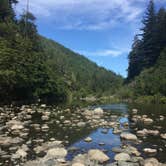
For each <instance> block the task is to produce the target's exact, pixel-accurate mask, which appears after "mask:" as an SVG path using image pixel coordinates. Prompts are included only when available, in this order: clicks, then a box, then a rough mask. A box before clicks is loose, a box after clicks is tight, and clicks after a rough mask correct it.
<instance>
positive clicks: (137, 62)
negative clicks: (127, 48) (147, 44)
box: [128, 35, 143, 80]
mask: <svg viewBox="0 0 166 166" xmlns="http://www.w3.org/2000/svg"><path fill="white" fill-rule="evenodd" d="M141 44H142V41H141V40H140V39H139V38H138V35H136V36H135V37H134V42H133V45H132V51H131V52H130V54H129V56H128V59H129V67H128V80H131V79H133V78H134V77H135V76H136V75H138V74H139V73H140V70H141V68H142V61H143V57H142V52H141Z"/></svg>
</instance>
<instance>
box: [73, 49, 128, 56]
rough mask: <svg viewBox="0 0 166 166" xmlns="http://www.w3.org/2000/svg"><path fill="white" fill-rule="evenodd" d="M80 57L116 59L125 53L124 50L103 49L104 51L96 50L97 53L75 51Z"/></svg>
mask: <svg viewBox="0 0 166 166" xmlns="http://www.w3.org/2000/svg"><path fill="white" fill-rule="evenodd" d="M75 52H78V53H80V54H82V55H86V56H88V57H92V56H98V57H118V56H121V55H123V54H124V53H126V52H127V51H124V50H114V49H105V50H97V51H83V50H75Z"/></svg>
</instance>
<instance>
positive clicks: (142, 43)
mask: <svg viewBox="0 0 166 166" xmlns="http://www.w3.org/2000/svg"><path fill="white" fill-rule="evenodd" d="M143 24H144V28H143V29H142V30H143V34H142V38H141V39H139V38H138V37H136V38H135V40H134V44H133V47H132V51H131V52H130V54H129V68H128V78H127V80H128V81H130V83H129V87H130V88H131V89H132V91H133V95H134V96H135V98H137V100H136V101H137V102H142V101H144V102H155V103H157V102H161V103H165V97H164V96H166V11H165V9H164V8H161V9H159V11H158V12H157V13H155V9H154V4H153V1H152V0H151V1H150V4H149V6H148V10H147V13H146V16H145V18H144V21H143ZM140 96H141V97H140Z"/></svg>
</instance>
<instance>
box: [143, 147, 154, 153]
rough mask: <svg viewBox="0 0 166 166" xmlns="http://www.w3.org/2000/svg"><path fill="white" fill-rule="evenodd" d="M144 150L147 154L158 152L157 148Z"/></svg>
mask: <svg viewBox="0 0 166 166" xmlns="http://www.w3.org/2000/svg"><path fill="white" fill-rule="evenodd" d="M143 151H144V152H145V153H147V154H155V153H157V150H156V149H152V148H144V149H143Z"/></svg>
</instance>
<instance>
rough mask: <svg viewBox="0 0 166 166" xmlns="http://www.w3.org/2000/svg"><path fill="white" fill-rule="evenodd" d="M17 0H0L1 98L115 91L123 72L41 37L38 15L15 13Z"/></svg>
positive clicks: (61, 96) (63, 96)
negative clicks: (109, 69)
mask: <svg viewBox="0 0 166 166" xmlns="http://www.w3.org/2000/svg"><path fill="white" fill-rule="evenodd" d="M14 4H17V1H16V0H11V1H9V3H8V1H7V0H2V1H0V11H1V13H0V77H1V79H0V100H1V101H13V100H32V101H34V100H35V101H36V100H38V99H41V100H44V101H45V100H53V101H59V100H60V101H62V100H67V99H68V98H73V97H77V98H80V97H85V96H88V95H93V96H96V95H97V96H101V95H112V94H114V93H115V92H116V91H117V90H118V88H119V87H120V86H121V84H122V81H123V79H122V78H121V76H119V75H116V74H115V73H113V72H111V71H108V70H106V69H104V68H101V67H98V66H97V65H96V64H95V63H93V62H91V61H90V60H88V59H87V58H85V57H84V56H81V55H79V54H76V53H74V52H73V51H71V50H69V49H67V48H65V47H64V46H62V45H60V44H58V43H56V42H54V41H52V40H49V39H46V38H44V37H41V36H40V35H39V34H38V32H37V28H36V25H35V19H36V18H35V16H34V15H33V14H32V13H29V12H28V13H27V12H24V13H23V14H22V15H21V16H20V18H19V19H18V18H16V17H15V12H14V10H13V5H14Z"/></svg>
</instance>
